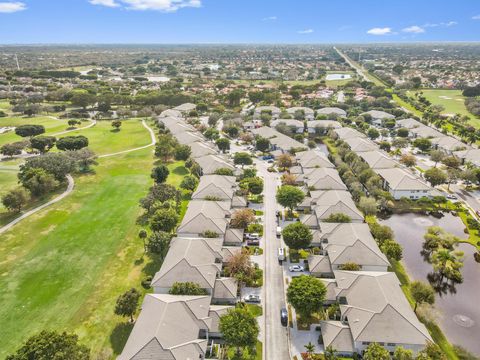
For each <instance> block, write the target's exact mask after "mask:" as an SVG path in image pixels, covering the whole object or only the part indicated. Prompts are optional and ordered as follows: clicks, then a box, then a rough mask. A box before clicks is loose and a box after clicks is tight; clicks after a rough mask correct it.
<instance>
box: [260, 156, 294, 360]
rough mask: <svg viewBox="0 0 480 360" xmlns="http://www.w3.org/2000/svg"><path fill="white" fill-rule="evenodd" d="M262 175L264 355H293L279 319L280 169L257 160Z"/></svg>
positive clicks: (277, 359) (285, 358) (282, 303)
mask: <svg viewBox="0 0 480 360" xmlns="http://www.w3.org/2000/svg"><path fill="white" fill-rule="evenodd" d="M256 163H257V169H258V174H259V176H261V177H263V179H264V184H265V188H264V225H265V228H264V239H265V246H264V254H265V273H264V275H265V276H264V278H265V283H264V300H263V303H264V312H265V317H264V319H265V342H264V359H266V360H269V359H272V360H273V359H275V360H288V359H290V353H289V342H288V334H287V328H285V327H284V326H282V324H281V323H280V309H281V308H282V307H286V305H285V295H284V294H285V291H284V286H285V283H284V277H283V268H282V266H280V265H279V263H278V258H277V251H278V248H279V247H281V246H282V245H281V240H280V239H279V238H277V236H276V231H277V221H276V211H277V202H276V200H275V194H276V190H277V185H279V175H278V173H269V172H268V171H267V168H266V164H265V162H262V161H258V162H256Z"/></svg>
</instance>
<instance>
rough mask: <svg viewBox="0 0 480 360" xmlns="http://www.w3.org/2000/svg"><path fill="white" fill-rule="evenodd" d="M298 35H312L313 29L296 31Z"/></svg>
mask: <svg viewBox="0 0 480 360" xmlns="http://www.w3.org/2000/svg"><path fill="white" fill-rule="evenodd" d="M297 33H298V34H311V33H313V29H305V30H298V31H297Z"/></svg>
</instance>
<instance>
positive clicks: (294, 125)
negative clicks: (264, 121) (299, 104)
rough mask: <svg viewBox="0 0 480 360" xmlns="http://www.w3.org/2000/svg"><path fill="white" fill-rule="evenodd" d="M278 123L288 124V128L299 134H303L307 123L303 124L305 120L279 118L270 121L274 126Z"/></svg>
mask: <svg viewBox="0 0 480 360" xmlns="http://www.w3.org/2000/svg"><path fill="white" fill-rule="evenodd" d="M278 125H283V126H287V127H288V128H290V129H292V132H296V133H297V134H303V132H304V130H305V125H304V124H303V121H299V120H293V119H278V120H273V121H272V122H270V126H271V127H272V128H275V127H277V126H278Z"/></svg>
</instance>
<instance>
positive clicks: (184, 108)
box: [173, 103, 197, 114]
mask: <svg viewBox="0 0 480 360" xmlns="http://www.w3.org/2000/svg"><path fill="white" fill-rule="evenodd" d="M196 108H197V105H195V104H192V103H185V104H182V105H178V106H177V107H175V108H173V110H177V111H180V112H181V113H186V114H188V113H189V112H190V111H192V110H195V109H196Z"/></svg>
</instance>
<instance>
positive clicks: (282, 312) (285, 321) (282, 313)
mask: <svg viewBox="0 0 480 360" xmlns="http://www.w3.org/2000/svg"><path fill="white" fill-rule="evenodd" d="M280 322H281V323H282V325H283V326H288V311H287V309H285V308H281V309H280Z"/></svg>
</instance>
